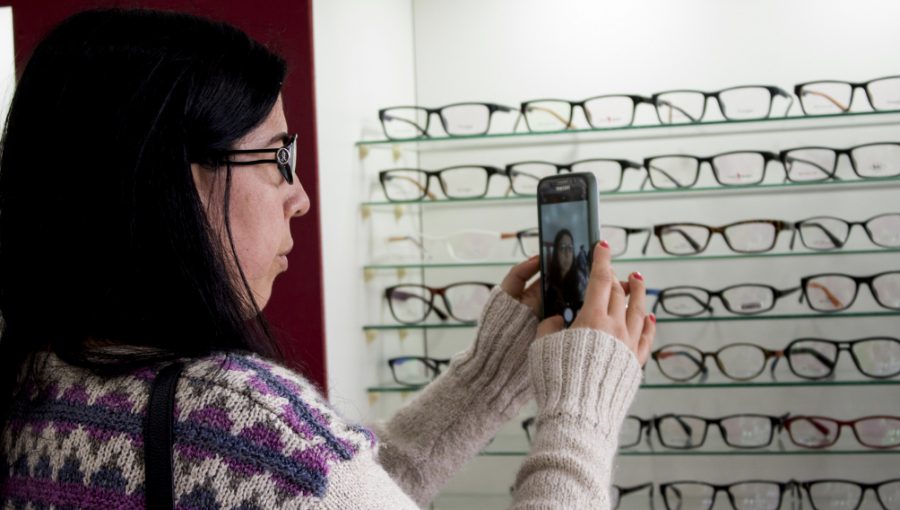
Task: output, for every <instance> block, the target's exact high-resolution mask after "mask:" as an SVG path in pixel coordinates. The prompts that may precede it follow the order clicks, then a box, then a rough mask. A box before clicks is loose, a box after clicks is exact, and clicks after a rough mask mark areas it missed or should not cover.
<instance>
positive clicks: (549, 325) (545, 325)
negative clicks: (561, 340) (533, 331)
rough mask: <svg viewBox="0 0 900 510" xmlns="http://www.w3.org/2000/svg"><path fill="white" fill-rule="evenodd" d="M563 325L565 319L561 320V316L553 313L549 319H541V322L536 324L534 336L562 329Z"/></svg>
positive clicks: (541, 335)
mask: <svg viewBox="0 0 900 510" xmlns="http://www.w3.org/2000/svg"><path fill="white" fill-rule="evenodd" d="M565 327H566V321H564V320H563V318H562V316H561V315H554V316H553V317H550V318H549V319H544V320H542V321H541V323H540V324H538V327H537V336H536V338H541V337H544V336H547V335H552V334H553V333H556V332H557V331H562V330H563V329H564V328H565Z"/></svg>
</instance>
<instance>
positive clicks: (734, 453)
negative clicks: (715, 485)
mask: <svg viewBox="0 0 900 510" xmlns="http://www.w3.org/2000/svg"><path fill="white" fill-rule="evenodd" d="M896 454H900V449H898V448H895V449H893V450H786V451H772V450H763V451H753V450H746V451H743V450H735V451H712V452H698V451H662V452H629V451H620V452H619V453H618V455H617V456H618V457H704V456H719V457H721V456H736V457H740V456H747V455H757V456H758V455H896ZM526 455H528V452H484V451H483V452H479V453H478V456H479V457H524V456H526Z"/></svg>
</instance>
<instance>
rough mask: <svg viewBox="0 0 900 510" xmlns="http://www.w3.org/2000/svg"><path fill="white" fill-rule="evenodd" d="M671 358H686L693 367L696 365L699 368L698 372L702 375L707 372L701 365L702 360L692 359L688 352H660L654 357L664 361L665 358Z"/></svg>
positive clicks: (704, 366)
mask: <svg viewBox="0 0 900 510" xmlns="http://www.w3.org/2000/svg"><path fill="white" fill-rule="evenodd" d="M672 356H684V357H686V358H687V359H689V360H691V361H693V362H694V364H695V365H697V366H698V367H700V371H701V372H703V373H704V374H705V373H706V372H708V371H709V370H708V369H707V368H706V365H704V364H703V360H699V359H697V358H695V357H694V356H693V355H691V353H689V352H681V351H676V352H661V353H659V354H657V356H656V357H657V358H658V359H666V358H671V357H672Z"/></svg>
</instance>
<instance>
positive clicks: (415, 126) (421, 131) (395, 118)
mask: <svg viewBox="0 0 900 510" xmlns="http://www.w3.org/2000/svg"><path fill="white" fill-rule="evenodd" d="M382 120H399V121H400V122H405V123H407V124H409V125H411V126H412V127H414V128H416V130H417V131H418V132H419V136H424V137H425V138H430V137H431V135H429V134H428V133H427V132H426V131H425V130H424V129H422V128H421V126H419V125H418V124H416V123H415V122H413V121H411V120H407V119H401V118H400V117H394V116H392V115H388V114H384V116H383V117H382Z"/></svg>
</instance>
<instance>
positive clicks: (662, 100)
mask: <svg viewBox="0 0 900 510" xmlns="http://www.w3.org/2000/svg"><path fill="white" fill-rule="evenodd" d="M705 109H706V96H704V95H703V93H702V92H691V91H674V92H665V93H662V94H659V95H658V96H657V98H656V113H657V115H658V116H659V122H660V124H685V123H689V122H700V119H702V118H703V112H704V110H705Z"/></svg>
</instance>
